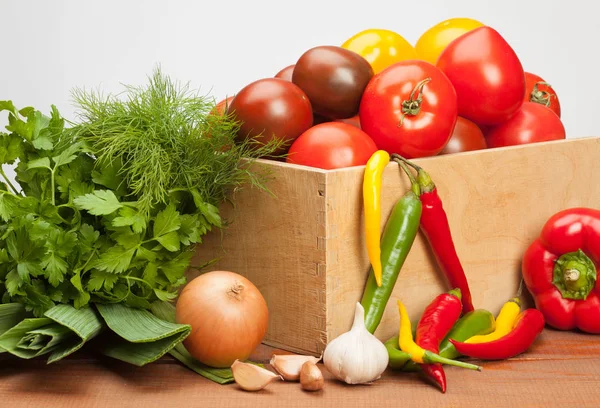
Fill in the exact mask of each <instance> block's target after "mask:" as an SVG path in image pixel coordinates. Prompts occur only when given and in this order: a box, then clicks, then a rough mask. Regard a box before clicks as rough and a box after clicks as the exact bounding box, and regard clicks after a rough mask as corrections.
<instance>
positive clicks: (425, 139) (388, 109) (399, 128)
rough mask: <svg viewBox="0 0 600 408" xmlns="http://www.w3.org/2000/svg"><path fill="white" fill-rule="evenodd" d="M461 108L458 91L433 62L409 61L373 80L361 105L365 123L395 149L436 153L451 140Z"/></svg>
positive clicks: (381, 144)
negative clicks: (458, 102)
mask: <svg viewBox="0 0 600 408" xmlns="http://www.w3.org/2000/svg"><path fill="white" fill-rule="evenodd" d="M428 79H429V82H426V81H427V80H428ZM456 112H457V107H456V92H455V91H454V88H453V87H452V84H451V83H450V81H449V80H448V78H447V77H446V76H445V75H444V73H443V72H442V71H440V70H439V69H437V68H436V67H435V66H434V65H432V64H430V63H429V62H425V61H417V60H407V61H401V62H398V63H396V64H394V65H392V66H390V67H388V68H387V69H385V70H383V71H382V72H380V73H379V74H377V75H375V76H374V77H373V79H372V80H371V81H370V82H369V85H367V88H366V89H365V92H364V95H363V97H362V101H361V104H360V125H361V128H362V130H364V131H365V132H366V133H367V134H368V135H369V136H371V138H372V139H373V140H374V141H375V144H376V145H377V147H378V148H379V149H382V150H386V151H387V152H388V153H390V154H391V153H398V154H400V155H402V156H404V157H407V158H415V157H425V156H433V155H436V154H438V153H439V152H440V151H441V150H442V149H443V148H444V146H445V145H446V143H448V140H450V136H451V135H452V129H454V124H455V123H456V115H457V113H456Z"/></svg>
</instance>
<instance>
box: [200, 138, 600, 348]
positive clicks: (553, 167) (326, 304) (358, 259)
mask: <svg viewBox="0 0 600 408" xmlns="http://www.w3.org/2000/svg"><path fill="white" fill-rule="evenodd" d="M599 158H600V138H597V137H591V138H581V139H569V140H563V141H557V142H548V143H538V144H530V145H525V146H516V147H508V148H500V149H489V150H484V151H478V152H468V153H461V154H454V155H447V156H436V157H431V158H423V159H419V160H415V162H416V163H418V164H420V165H421V166H423V167H424V168H425V169H426V170H427V171H428V172H429V173H430V174H431V176H432V178H433V179H434V181H435V182H436V184H437V186H438V190H439V194H440V196H441V197H442V199H443V201H444V208H445V210H446V212H447V214H448V218H449V221H450V227H451V229H452V233H453V236H454V241H455V244H456V249H457V252H458V255H459V257H460V258H461V260H462V263H463V266H464V268H465V272H466V274H467V278H468V279H469V282H470V287H471V292H472V295H473V302H474V305H475V307H483V308H487V309H488V310H490V311H492V312H493V313H497V312H498V310H499V308H500V307H501V305H502V303H503V302H504V301H506V300H507V299H508V298H509V297H511V296H513V295H514V294H515V292H516V290H517V287H518V283H519V279H520V260H521V256H522V254H523V251H524V250H525V249H526V248H527V246H528V245H529V243H530V242H531V241H532V240H533V239H534V238H535V237H536V236H537V235H538V234H539V231H540V229H541V227H542V225H543V223H544V222H545V221H546V219H547V218H548V217H550V216H551V215H552V214H553V213H555V212H556V211H559V210H561V209H564V208H567V207H573V206H589V207H598V206H600V187H598V183H599V182H600V176H599V175H598V174H600V160H599ZM257 165H264V166H267V167H268V168H269V170H272V180H271V181H270V183H269V188H270V189H271V191H272V192H273V193H274V195H275V197H274V196H271V195H269V194H267V193H265V192H263V191H259V190H257V189H252V188H249V187H248V188H246V189H243V190H242V191H240V192H238V193H237V194H235V196H233V197H232V199H233V203H234V205H233V206H232V205H231V204H226V205H224V206H223V207H222V211H223V214H224V216H225V217H226V218H228V219H229V220H230V221H231V222H232V224H231V225H230V226H229V227H228V228H227V229H226V230H224V231H219V232H215V233H212V234H210V235H209V236H208V237H207V239H206V240H205V242H204V243H203V244H202V245H201V246H200V249H199V252H198V255H197V258H198V261H202V260H207V259H212V258H215V257H216V258H220V260H219V262H218V263H216V264H215V265H214V266H213V267H212V269H221V270H230V271H234V272H237V273H240V274H242V275H245V276H247V277H248V278H249V279H250V280H251V281H252V282H254V284H256V286H257V287H258V288H259V289H260V291H261V292H262V293H263V295H264V296H265V298H266V300H267V303H268V306H269V311H270V318H269V329H268V332H267V335H266V338H265V343H266V344H269V345H272V346H275V347H280V348H283V349H287V350H290V351H296V352H302V353H310V354H315V355H319V354H320V353H321V352H322V351H323V350H324V347H325V345H326V344H327V342H329V341H330V340H332V339H333V338H335V337H336V336H338V335H339V334H341V333H342V332H344V331H346V330H348V328H349V327H350V325H351V321H352V316H353V313H354V305H355V303H356V302H357V301H359V300H360V298H361V295H362V291H363V289H364V285H365V281H366V277H367V274H368V270H369V260H368V257H367V251H366V247H365V242H364V216H363V208H362V195H361V192H362V190H361V186H362V177H363V171H364V167H362V166H361V167H353V168H347V169H340V170H331V171H324V170H319V169H314V168H309V167H304V166H297V165H289V164H286V163H280V162H272V161H261V162H260V163H257ZM408 186H409V183H408V180H407V178H406V177H405V176H404V175H402V174H401V173H400V171H399V169H398V166H397V165H396V164H395V163H391V164H390V165H389V166H388V167H387V168H386V170H385V173H384V183H383V193H382V211H383V217H382V228H383V225H384V224H385V222H386V219H387V216H388V215H389V213H390V211H391V208H392V206H393V204H394V203H395V202H396V200H398V198H400V197H401V195H402V194H404V193H405V191H406V190H407V189H408ZM191 277H193V276H190V278H191ZM445 290H447V286H446V282H445V280H444V278H443V277H442V275H441V274H440V273H439V271H438V269H437V266H436V263H435V259H434V258H433V256H432V254H431V252H430V249H429V247H428V245H427V242H426V241H425V239H424V237H423V236H422V234H419V236H418V237H417V240H416V241H415V244H414V245H413V248H412V250H411V253H410V254H409V256H408V258H407V260H406V263H405V265H404V267H403V269H402V271H401V274H400V277H399V279H398V281H397V284H396V287H395V289H394V292H393V294H392V297H391V299H390V302H389V303H388V307H387V309H386V311H385V314H384V317H383V319H382V321H381V324H380V326H379V328H378V329H377V331H376V333H375V334H376V335H377V336H378V337H379V338H380V339H382V340H385V339H387V338H389V337H390V336H391V335H393V334H394V333H396V331H397V329H398V322H399V315H398V311H397V306H396V301H395V299H398V298H400V299H402V301H403V302H404V303H405V305H406V307H407V309H408V311H409V313H410V315H411V318H413V319H416V318H418V316H419V315H420V313H421V312H422V310H423V308H424V307H425V306H426V305H427V304H428V303H429V302H430V301H431V299H432V298H433V297H434V296H436V295H437V294H438V293H440V292H442V291H445Z"/></svg>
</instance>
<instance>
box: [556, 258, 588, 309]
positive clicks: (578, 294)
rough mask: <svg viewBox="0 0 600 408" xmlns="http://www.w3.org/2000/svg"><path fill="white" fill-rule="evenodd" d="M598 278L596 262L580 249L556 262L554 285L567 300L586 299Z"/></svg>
mask: <svg viewBox="0 0 600 408" xmlns="http://www.w3.org/2000/svg"><path fill="white" fill-rule="evenodd" d="M596 278H597V274H596V266H595V265H594V262H593V261H592V260H591V259H590V258H589V257H588V256H587V255H586V254H585V253H584V252H583V251H582V250H581V249H579V250H578V251H576V252H568V253H566V254H563V255H561V256H560V257H559V258H558V259H557V260H556V263H555V265H554V276H553V279H552V283H553V284H554V286H556V288H557V289H558V290H559V291H560V293H561V295H562V297H563V298H565V299H586V298H587V296H588V295H589V294H590V292H591V291H592V289H593V287H594V285H595V284H596Z"/></svg>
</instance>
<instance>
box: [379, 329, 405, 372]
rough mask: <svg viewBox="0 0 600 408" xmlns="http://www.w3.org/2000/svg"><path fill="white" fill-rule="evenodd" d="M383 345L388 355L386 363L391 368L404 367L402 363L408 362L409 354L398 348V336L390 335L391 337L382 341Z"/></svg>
mask: <svg viewBox="0 0 600 408" xmlns="http://www.w3.org/2000/svg"><path fill="white" fill-rule="evenodd" d="M384 345H385V348H386V349H387V352H388V356H389V363H388V365H389V366H390V368H391V369H393V370H399V369H401V368H402V367H404V365H405V364H406V363H408V362H409V361H410V354H408V353H405V352H404V351H402V350H400V345H399V342H398V336H394V337H392V338H391V339H389V340H388V341H386V342H385V343H384Z"/></svg>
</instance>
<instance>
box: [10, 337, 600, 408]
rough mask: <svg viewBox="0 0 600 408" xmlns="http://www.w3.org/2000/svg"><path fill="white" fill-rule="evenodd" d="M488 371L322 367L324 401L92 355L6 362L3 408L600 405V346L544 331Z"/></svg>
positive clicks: (168, 366) (296, 391)
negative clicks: (355, 372)
mask: <svg viewBox="0 0 600 408" xmlns="http://www.w3.org/2000/svg"><path fill="white" fill-rule="evenodd" d="M273 351H274V350H273V349H271V348H268V347H261V348H260V349H259V350H257V352H256V353H255V355H254V356H252V358H253V359H254V360H255V361H261V362H264V363H267V362H268V359H269V358H270V356H271V354H272V353H273ZM474 361H476V360H474ZM477 362H478V363H481V362H479V361H477ZM481 364H482V365H483V371H482V372H475V371H471V370H464V369H460V368H455V367H446V368H445V370H446V376H447V380H448V391H447V393H446V394H442V393H441V392H439V391H438V390H437V389H436V388H434V387H433V386H431V385H429V384H428V383H426V382H425V381H424V380H422V379H421V378H420V377H419V375H418V374H406V373H398V372H391V371H386V372H385V373H384V375H383V377H382V378H381V379H380V380H378V381H376V382H375V383H373V384H370V385H363V386H348V385H345V384H342V383H340V382H338V381H336V380H333V379H332V377H331V375H330V374H329V373H328V372H327V370H326V369H325V368H324V367H323V366H322V365H321V364H319V367H320V368H321V370H322V371H323V374H324V376H325V378H326V381H325V387H324V390H323V391H322V392H317V393H307V392H304V391H302V390H301V389H300V386H299V385H298V383H288V382H286V383H283V382H279V383H277V382H276V383H272V384H271V385H269V387H268V388H266V389H265V390H263V391H260V392H257V393H249V392H245V391H242V390H240V389H239V388H238V387H237V385H235V384H230V385H218V384H215V383H213V382H211V381H208V380H206V379H204V378H202V377H200V376H198V375H196V374H195V373H193V372H191V371H189V370H187V369H186V368H185V367H183V366H181V365H180V364H179V363H178V362H176V361H175V360H172V359H171V358H163V359H161V360H159V361H158V362H156V363H153V364H150V365H147V366H146V367H135V366H131V365H128V364H125V363H122V362H120V361H116V360H112V359H109V358H107V357H98V358H96V357H95V356H94V355H88V354H85V351H83V352H79V353H77V354H75V355H73V356H71V357H70V358H68V359H67V360H64V361H61V362H59V363H56V364H52V365H46V364H45V361H44V360H29V361H26V360H17V359H15V358H12V357H7V356H6V355H2V356H0V379H1V380H0V401H2V402H1V406H6V407H11V408H21V407H23V408H30V407H35V408H46V407H48V408H54V407H60V408H70V407H73V408H75V407H77V408H104V407H106V408H113V407H131V408H137V407H139V408H154V407H158V408H169V407H182V406H191V407H195V406H201V407H219V408H226V407H240V408H244V407H257V406H260V407H271V406H273V407H307V406H311V407H312V406H315V407H342V406H343V407H390V406H400V407H403V406H408V407H410V406H414V407H423V408H428V407H435V408H439V407H456V408H463V407H465V406H468V407H469V408H479V407H483V408H489V407H501V408H503V407H526V408H527V407H532V408H533V407H558V406H562V407H578V408H586V407H597V406H598V404H600V341H598V337H597V336H592V335H585V334H579V333H568V332H557V331H553V330H545V331H544V332H543V333H542V334H541V335H540V337H539V338H538V340H537V341H536V342H535V343H534V345H533V346H532V347H531V349H530V350H529V351H528V352H527V353H526V354H523V355H521V356H518V357H515V358H513V359H510V360H506V361H499V362H483V363H481ZM267 367H268V368H270V367H269V366H267Z"/></svg>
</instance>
